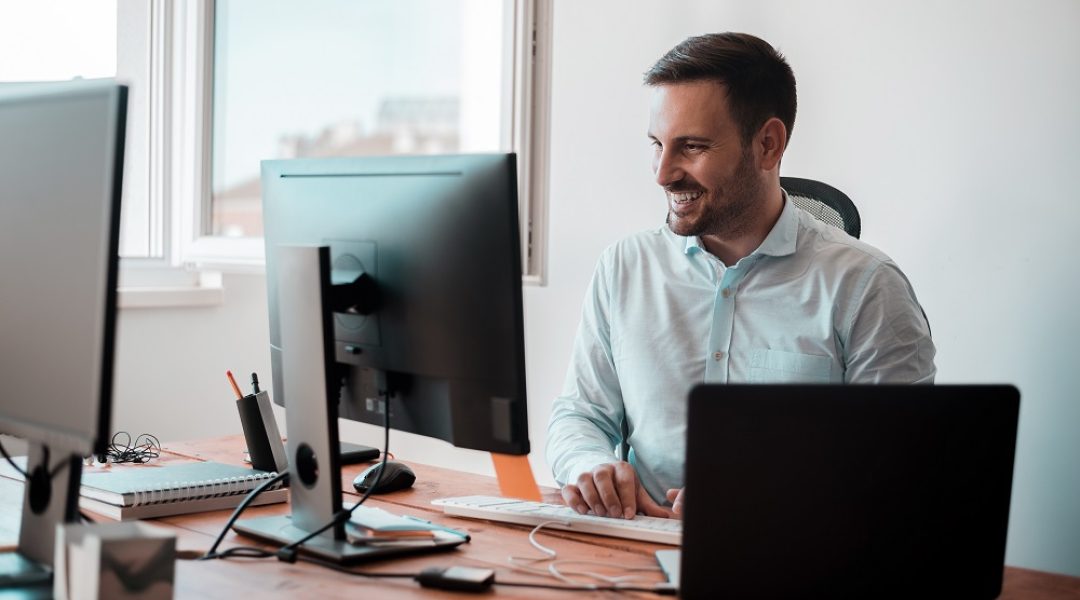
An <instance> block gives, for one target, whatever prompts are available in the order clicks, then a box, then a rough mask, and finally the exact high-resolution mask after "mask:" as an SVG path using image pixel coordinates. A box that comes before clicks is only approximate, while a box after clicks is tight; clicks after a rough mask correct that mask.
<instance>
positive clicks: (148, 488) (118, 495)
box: [79, 462, 289, 521]
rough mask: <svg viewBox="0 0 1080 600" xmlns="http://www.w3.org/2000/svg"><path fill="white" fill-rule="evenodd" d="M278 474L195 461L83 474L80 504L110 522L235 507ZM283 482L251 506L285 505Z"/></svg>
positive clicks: (286, 492) (286, 495) (285, 494)
mask: <svg viewBox="0 0 1080 600" xmlns="http://www.w3.org/2000/svg"><path fill="white" fill-rule="evenodd" d="M275 475H277V474H276V473H271V472H267V471H259V470H256V469H250V468H246V467H239V466H236V465H227V464H224V463H217V462H196V463H182V464H174V465H165V466H161V467H139V468H127V469H115V470H112V471H109V472H101V473H84V474H83V476H82V486H81V487H80V489H79V496H80V498H79V506H81V507H83V508H85V509H87V510H90V511H93V512H96V513H99V514H101V515H104V516H106V517H111V518H114V519H119V520H121V521H127V520H131V519H150V518H155V517H165V516H170V515H179V514H186V513H193V512H205V511H210V510H223V509H228V508H234V507H235V506H236V505H238V504H240V502H241V501H242V500H243V499H244V496H245V495H247V493H248V492H250V491H251V490H253V489H255V488H256V487H258V486H260V485H262V484H263V483H264V482H265V481H266V480H267V479H272V478H273V477H274V476H275ZM288 494H289V491H288V490H287V489H285V488H283V487H281V484H280V483H278V484H275V485H274V486H273V487H272V488H271V489H268V490H265V491H263V492H262V493H261V494H259V497H258V498H256V499H255V502H253V503H252V505H253V506H257V505H261V504H272V503H275V502H285V501H286V500H287V499H288Z"/></svg>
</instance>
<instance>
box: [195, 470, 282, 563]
mask: <svg viewBox="0 0 1080 600" xmlns="http://www.w3.org/2000/svg"><path fill="white" fill-rule="evenodd" d="M288 481H289V472H288V471H282V472H280V473H278V474H277V475H275V476H274V477H273V478H272V479H268V480H266V481H264V482H262V484H260V485H259V487H257V488H255V489H253V490H251V491H250V492H248V494H247V496H245V497H244V500H243V502H241V503H240V504H239V505H237V507H236V510H234V511H233V513H232V515H231V516H230V517H229V520H228V521H226V522H225V526H224V527H222V528H221V533H219V534H218V536H217V539H216V540H214V545H212V546H210V549H209V550H207V551H206V554H204V555H202V556H201V557H199V560H208V559H212V558H223V556H222V555H221V554H218V552H217V547H218V546H219V545H220V544H221V540H223V539H225V534H227V533H229V529H230V528H232V526H233V523H235V522H236V520H237V519H238V518H240V513H242V512H244V509H246V508H247V507H248V506H251V503H252V502H254V501H255V498H257V497H258V496H259V494H261V493H263V492H264V491H266V489H267V488H269V487H270V486H272V485H274V484H276V483H278V482H284V483H285V484H286V485H287V484H288ZM241 547H245V546H241ZM260 550H261V548H260Z"/></svg>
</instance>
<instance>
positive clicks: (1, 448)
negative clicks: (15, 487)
mask: <svg viewBox="0 0 1080 600" xmlns="http://www.w3.org/2000/svg"><path fill="white" fill-rule="evenodd" d="M0 454H3V455H4V458H6V459H7V461H8V464H9V465H11V468H12V469H15V470H16V471H18V473H19V475H22V477H23V479H25V480H26V481H30V475H28V474H27V473H26V470H25V469H23V468H22V467H20V466H19V465H18V463H16V462H15V459H14V458H11V455H10V454H8V452H7V449H6V448H4V442H2V441H0Z"/></svg>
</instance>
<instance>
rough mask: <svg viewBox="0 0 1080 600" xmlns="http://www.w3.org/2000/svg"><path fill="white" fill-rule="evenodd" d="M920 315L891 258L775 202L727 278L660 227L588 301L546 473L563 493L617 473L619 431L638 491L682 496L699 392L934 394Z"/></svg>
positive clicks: (607, 273)
mask: <svg viewBox="0 0 1080 600" xmlns="http://www.w3.org/2000/svg"><path fill="white" fill-rule="evenodd" d="M934 354H935V349H934V344H933V342H932V341H931V339H930V330H929V326H928V324H927V321H926V318H925V315H924V313H923V311H922V308H921V307H920V306H919V303H918V300H916V298H915V292H914V291H913V290H912V288H911V284H910V283H909V282H908V280H907V278H906V277H904V274H903V273H902V272H901V271H900V269H899V268H898V267H897V266H896V264H895V263H894V262H893V261H892V259H890V258H889V257H888V256H886V255H885V254H883V253H882V252H880V251H879V250H877V249H876V248H873V247H872V246H870V245H868V244H865V243H863V242H860V241H859V240H857V239H855V238H852V237H850V236H848V235H847V234H846V233H844V232H843V231H841V230H839V229H837V228H835V227H832V226H830V225H826V224H824V223H821V222H820V221H818V220H817V219H815V218H814V217H813V216H811V215H810V214H809V213H807V212H805V211H803V210H802V209H800V208H798V207H796V206H795V205H794V204H792V202H791V201H790V200H788V199H787V198H786V197H785V204H784V208H783V211H782V212H781V214H780V218H779V219H778V220H777V222H776V225H774V226H773V229H772V231H771V232H770V233H769V235H768V236H767V237H766V238H765V241H764V242H762V244H761V246H760V247H759V248H758V249H757V250H755V251H754V252H753V253H751V254H750V255H749V256H747V257H745V258H743V259H742V260H740V261H738V262H737V263H736V264H735V265H733V266H730V267H727V266H725V265H724V264H723V263H722V262H721V261H720V260H719V259H718V258H716V257H715V256H713V255H712V254H710V253H709V252H707V251H706V250H705V248H704V247H703V246H702V245H701V241H700V239H699V238H697V237H682V236H678V235H675V234H674V233H672V232H671V230H670V229H668V227H667V226H666V225H664V226H661V227H659V228H657V229H654V230H650V231H644V232H641V233H638V234H636V235H632V236H630V237H628V238H626V239H624V240H622V241H620V242H618V243H616V244H614V245H612V246H610V247H609V248H607V249H606V250H605V251H604V253H603V255H602V256H601V258H600V262H599V264H598V265H597V267H596V272H595V274H594V275H593V279H592V282H591V283H590V285H589V289H588V292H587V294H586V299H585V305H584V309H583V311H582V319H581V325H580V327H579V329H578V333H577V338H576V339H575V341H574V348H573V354H572V356H571V360H570V367H569V371H568V373H567V375H566V382H565V385H564V388H563V392H562V395H560V396H559V397H558V398H556V399H555V402H554V404H553V407H552V414H551V421H550V423H549V425H548V441H547V460H548V464H550V465H551V466H552V470H553V473H554V476H555V479H556V480H557V481H558V482H559V483H560V484H565V483H568V482H573V481H575V480H576V478H577V477H578V475H580V474H581V473H583V472H586V471H590V470H591V469H593V468H594V467H596V466H598V465H600V464H603V463H610V462H615V461H617V460H618V457H617V456H616V452H615V447H616V446H618V445H619V442H620V440H621V438H622V421H623V418H624V417H625V418H626V419H627V425H628V428H629V432H630V436H629V442H630V447H631V450H630V456H629V460H630V462H631V463H632V464H633V465H634V467H635V470H636V471H637V474H638V477H639V478H640V480H641V482H642V484H643V485H644V486H645V489H646V490H648V492H649V494H650V495H651V496H652V497H653V499H654V500H656V501H658V502H662V501H663V500H664V492H665V491H666V490H668V489H670V488H681V487H682V486H683V460H684V453H685V448H686V399H687V395H688V393H689V391H690V389H691V388H692V387H693V386H694V385H696V384H698V383H702V382H705V383H728V382H731V383H745V382H761V383H787V382H812V383H828V382H833V383H839V382H848V383H932V382H933V380H934V374H935V373H936V369H935V367H934Z"/></svg>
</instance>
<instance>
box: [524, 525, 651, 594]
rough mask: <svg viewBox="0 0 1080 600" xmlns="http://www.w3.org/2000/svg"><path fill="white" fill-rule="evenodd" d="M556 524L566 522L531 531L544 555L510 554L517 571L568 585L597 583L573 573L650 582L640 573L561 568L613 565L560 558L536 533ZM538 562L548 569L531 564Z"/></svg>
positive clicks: (616, 581) (620, 581) (611, 581)
mask: <svg viewBox="0 0 1080 600" xmlns="http://www.w3.org/2000/svg"><path fill="white" fill-rule="evenodd" d="M556 524H564V522H562V521H545V522H543V523H540V524H539V525H537V526H536V527H533V529H532V531H530V532H529V543H530V544H532V545H533V547H534V548H536V549H537V550H539V551H540V552H542V553H543V554H544V555H543V556H536V557H533V556H510V557H508V558H509V560H510V564H511V565H513V566H512V567H511V568H512V569H514V570H515V571H522V572H525V573H531V574H533V575H541V576H544V577H554V578H555V579H558V580H559V581H561V582H563V583H565V584H568V585H583V586H590V585H596V584H594V583H591V582H582V581H575V580H574V579H572V578H571V577H570V576H571V575H581V576H585V577H590V578H592V579H595V580H598V581H601V582H603V583H604V584H607V585H631V584H633V583H634V582H637V581H645V582H646V583H647V582H648V579H644V580H643V579H642V577H641V576H640V575H633V574H631V575H620V576H614V575H604V574H602V573H596V572H594V571H565V570H563V569H562V568H561V567H562V566H563V565H597V566H601V567H610V566H611V565H610V564H608V563H605V562H601V561H598V560H588V559H574V558H570V559H558V552H556V551H555V550H552V549H551V548H548V547H547V546H544V545H543V544H541V543H540V542H538V541H537V540H536V534H537V533H539V532H540V530H541V529H543V528H544V527H545V526H546V525H556ZM519 561H524V562H527V563H528V565H519V564H518V562H519ZM537 563H547V564H548V566H547V568H546V569H539V568H536V567H533V566H531V565H534V564H537ZM622 569H623V570H624V571H630V572H638V571H660V570H661V569H660V567H658V566H651V565H650V566H647V567H633V566H629V567H622Z"/></svg>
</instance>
